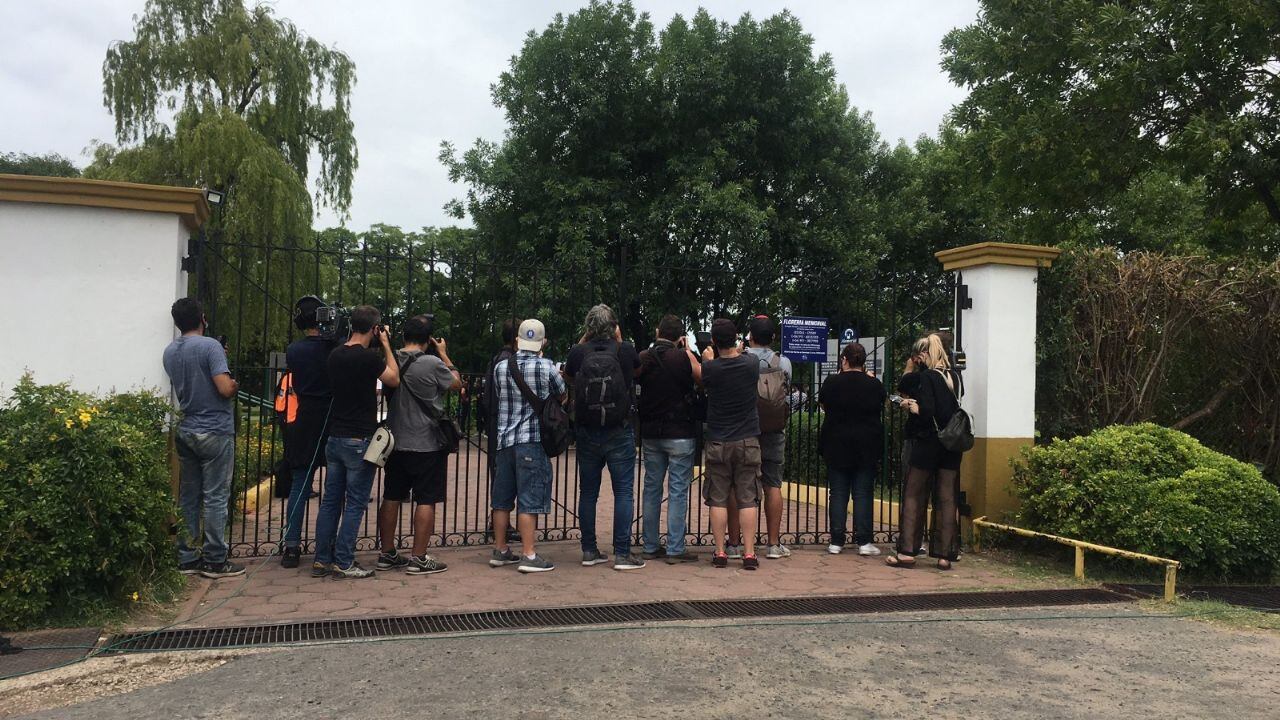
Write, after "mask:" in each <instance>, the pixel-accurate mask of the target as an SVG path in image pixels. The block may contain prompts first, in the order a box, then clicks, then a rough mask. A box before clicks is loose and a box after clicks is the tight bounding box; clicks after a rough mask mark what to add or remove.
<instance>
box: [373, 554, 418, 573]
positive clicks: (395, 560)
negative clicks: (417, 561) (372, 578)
mask: <svg viewBox="0 0 1280 720" xmlns="http://www.w3.org/2000/svg"><path fill="white" fill-rule="evenodd" d="M408 564H409V558H408V557H407V556H405V555H401V554H400V551H399V550H392V551H391V552H384V553H378V563H377V564H376V565H374V567H375V568H377V569H378V570H381V571H383V572H385V571H387V570H399V569H401V568H403V567H405V566H407V565H408Z"/></svg>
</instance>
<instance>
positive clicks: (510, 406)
mask: <svg viewBox="0 0 1280 720" xmlns="http://www.w3.org/2000/svg"><path fill="white" fill-rule="evenodd" d="M515 357H516V364H517V366H518V367H519V368H520V372H521V374H522V375H524V381H525V382H526V383H528V384H529V389H530V390H532V391H533V392H534V394H535V395H537V396H538V397H539V398H542V399H546V398H547V397H548V396H550V395H563V394H564V392H565V387H564V380H563V379H561V377H560V373H559V372H557V371H556V364H555V363H553V362H551V361H550V360H548V359H546V358H540V357H538V355H537V353H532V352H529V351H528V350H521V351H520V352H518V353H516V355H515ZM507 362H508V361H506V360H504V361H503V362H500V363H498V365H497V366H496V367H494V369H493V377H494V380H495V381H496V382H495V384H496V386H497V396H498V449H499V450H502V449H503V448H509V447H511V446H512V445H520V444H523V443H536V442H542V424H541V421H540V420H539V419H538V416H537V414H536V413H535V412H534V411H533V406H532V405H530V404H529V403H527V402H525V400H524V396H523V395H521V394H520V386H519V385H517V384H516V381H515V380H513V379H512V378H511V371H510V370H509V369H508V368H507Z"/></svg>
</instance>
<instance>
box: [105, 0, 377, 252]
mask: <svg viewBox="0 0 1280 720" xmlns="http://www.w3.org/2000/svg"><path fill="white" fill-rule="evenodd" d="M102 74H103V102H104V104H105V105H106V107H107V108H108V109H109V110H110V111H111V113H112V115H114V117H115V122H116V140H117V142H119V143H122V144H124V143H135V144H133V145H129V146H125V147H121V148H116V147H113V146H111V145H99V146H98V147H97V149H96V152H95V157H94V162H93V164H92V165H91V166H90V167H89V168H88V169H86V173H85V174H86V176H90V177H101V178H108V179H121V180H134V181H141V182H160V183H171V184H190V185H205V186H209V187H216V188H222V189H224V190H227V191H228V192H229V206H228V208H227V211H226V216H225V218H223V220H224V221H225V222H226V224H227V226H228V227H234V228H238V229H240V230H245V231H250V232H254V233H259V234H261V233H271V234H277V235H284V234H291V235H294V236H299V237H300V236H305V235H307V231H309V229H310V224H311V217H312V212H311V202H310V193H309V191H308V189H307V185H306V183H307V181H308V179H310V177H311V173H310V168H309V157H310V155H311V153H313V152H314V153H316V154H317V155H318V156H319V158H320V168H319V172H318V173H316V175H315V178H314V179H315V182H316V194H315V196H316V200H317V201H318V202H321V203H325V204H328V205H330V206H332V207H334V208H336V209H337V210H338V211H339V212H340V213H345V212H346V210H347V208H348V207H349V206H350V204H351V182H352V178H353V175H354V173H355V169H356V165H357V151H356V143H355V136H354V132H353V125H352V122H351V115H350V95H351V88H352V86H353V84H354V83H355V66H354V65H353V64H352V62H351V60H350V59H349V58H348V57H347V56H346V55H344V54H343V53H341V52H339V51H337V50H334V49H331V48H328V47H325V46H324V45H322V44H321V43H319V42H317V41H316V40H314V39H312V38H309V37H307V36H305V35H303V34H302V33H300V32H299V31H298V30H297V28H295V27H294V26H293V24H292V23H290V22H289V21H288V20H285V19H280V18H276V17H275V16H274V14H273V12H272V9H271V7H270V6H268V5H258V6H255V7H254V8H253V9H247V8H246V7H245V5H244V3H243V2H242V0H217V1H216V2H207V1H205V0H148V2H147V6H146V9H145V10H144V12H143V13H142V15H141V16H138V17H137V18H136V21H135V27H134V39H133V40H130V41H126V42H121V43H117V44H115V45H113V46H112V47H111V48H110V49H108V51H107V56H106V59H105V61H104V62H103V66H102Z"/></svg>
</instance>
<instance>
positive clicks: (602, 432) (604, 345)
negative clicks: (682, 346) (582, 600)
mask: <svg viewBox="0 0 1280 720" xmlns="http://www.w3.org/2000/svg"><path fill="white" fill-rule="evenodd" d="M585 325H586V332H585V333H584V334H583V336H582V340H581V341H580V342H579V343H578V344H577V345H575V346H574V348H573V349H572V350H570V351H569V357H568V358H567V359H566V361H565V369H564V374H565V378H566V379H568V380H569V381H570V382H571V383H572V385H573V395H574V430H575V435H576V444H577V455H578V478H579V484H580V486H581V489H580V492H579V495H578V525H579V527H580V528H581V530H582V564H583V565H587V566H590V565H598V564H600V563H604V562H608V561H609V558H607V557H605V555H604V554H603V553H601V552H600V550H599V547H598V545H597V542H596V501H597V500H598V499H599V497H600V480H601V475H602V473H603V471H604V466H605V465H606V464H607V465H608V466H609V481H610V484H611V485H612V486H613V552H614V558H613V569H614V570H638V569H640V568H642V567H644V560H643V559H641V558H640V556H638V555H635V554H632V552H631V520H632V517H633V513H634V505H635V477H636V435H635V431H634V430H633V429H632V428H631V398H633V397H635V390H634V388H635V375H636V368H637V367H638V366H639V365H640V356H639V355H638V354H637V353H636V349H635V346H633V345H632V344H631V343H627V342H623V341H622V331H621V330H620V329H619V327H618V319H617V316H616V315H614V314H613V310H612V309H611V308H610V307H609V306H608V305H596V306H595V307H593V308H591V310H590V311H589V312H587V318H586V322H585Z"/></svg>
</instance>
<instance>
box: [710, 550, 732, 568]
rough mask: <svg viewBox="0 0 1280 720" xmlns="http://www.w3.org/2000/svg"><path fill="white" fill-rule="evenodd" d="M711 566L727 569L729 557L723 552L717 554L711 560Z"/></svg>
mask: <svg viewBox="0 0 1280 720" xmlns="http://www.w3.org/2000/svg"><path fill="white" fill-rule="evenodd" d="M711 565H712V566H713V567H718V568H722V567H729V556H728V555H726V554H725V553H723V552H718V553H716V554H715V557H713V558H711Z"/></svg>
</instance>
